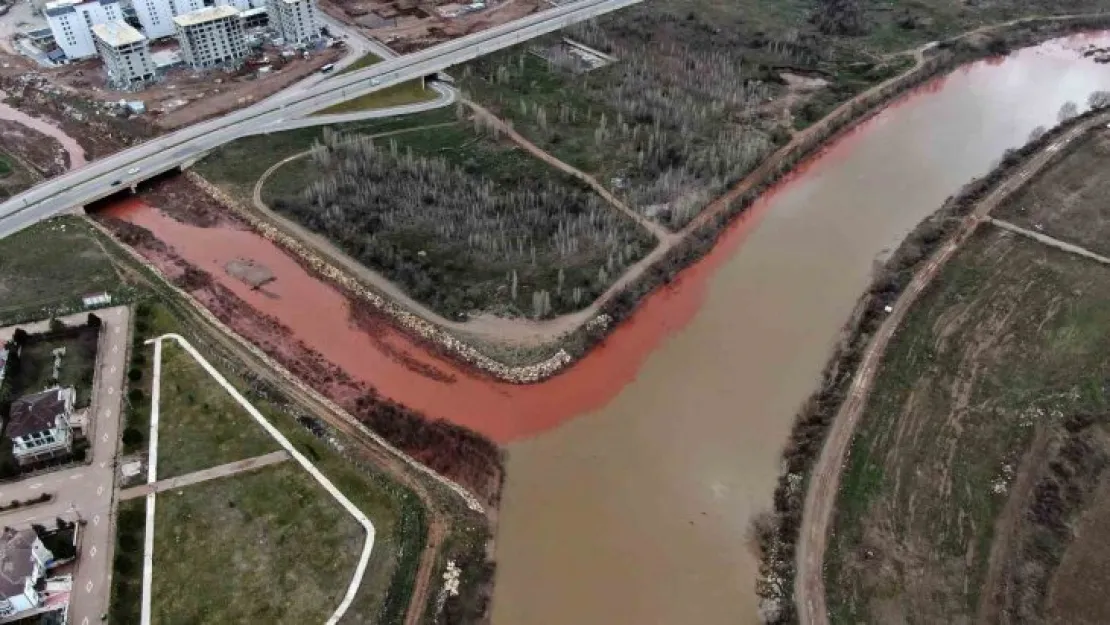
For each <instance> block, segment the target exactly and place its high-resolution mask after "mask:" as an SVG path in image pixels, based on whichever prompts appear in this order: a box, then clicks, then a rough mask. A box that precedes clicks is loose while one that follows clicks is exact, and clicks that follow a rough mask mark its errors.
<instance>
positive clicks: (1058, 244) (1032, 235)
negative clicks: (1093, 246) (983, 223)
mask: <svg viewBox="0 0 1110 625" xmlns="http://www.w3.org/2000/svg"><path fill="white" fill-rule="evenodd" d="M989 221H990V222H991V223H992V224H994V225H996V226H998V227H999V228H1002V229H1003V230H1009V231H1010V232H1013V233H1014V234H1019V235H1021V236H1023V237H1026V238H1028V239H1032V240H1034V241H1036V242H1038V243H1043V244H1044V245H1047V246H1049V247H1054V248H1056V249H1058V250H1063V251H1065V252H1067V253H1069V254H1075V255H1076V256H1082V257H1083V258H1087V259H1090V260H1093V261H1095V262H1096V263H1102V264H1103V265H1110V258H1107V257H1105V256H1102V255H1100V254H1095V253H1094V252H1092V251H1091V250H1088V249H1087V248H1085V247H1080V246H1078V245H1075V244H1073V243H1068V242H1066V241H1061V240H1060V239H1056V238H1053V237H1050V236H1048V235H1047V234H1042V233H1040V232H1035V231H1033V230H1027V229H1025V228H1022V227H1021V226H1016V225H1014V224H1012V223H1010V222H1008V221H1002V220H1001V219H994V218H993V217H992V218H990V219H989Z"/></svg>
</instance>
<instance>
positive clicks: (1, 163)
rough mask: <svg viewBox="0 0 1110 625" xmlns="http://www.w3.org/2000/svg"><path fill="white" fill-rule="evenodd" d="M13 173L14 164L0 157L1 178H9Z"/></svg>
mask: <svg viewBox="0 0 1110 625" xmlns="http://www.w3.org/2000/svg"><path fill="white" fill-rule="evenodd" d="M11 173H12V164H11V163H10V162H8V160H7V159H6V158H4V157H2V156H0V177H4V176H7V175H9V174H11Z"/></svg>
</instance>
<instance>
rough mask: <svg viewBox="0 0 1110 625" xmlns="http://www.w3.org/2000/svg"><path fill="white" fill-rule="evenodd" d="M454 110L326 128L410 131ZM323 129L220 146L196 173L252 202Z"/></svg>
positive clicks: (370, 132) (451, 117)
mask: <svg viewBox="0 0 1110 625" xmlns="http://www.w3.org/2000/svg"><path fill="white" fill-rule="evenodd" d="M454 119H455V115H454V113H453V112H452V111H450V110H443V109H439V110H434V111H427V112H424V113H416V114H414V115H403V116H400V117H387V118H384V119H372V120H366V121H362V122H352V123H349V124H334V125H331V126H326V128H331V129H333V130H335V131H337V132H344V133H355V132H357V133H360V134H368V135H373V134H380V133H385V132H394V131H397V130H404V129H406V128H415V127H420V126H427V125H431V124H441V123H444V122H450V121H454ZM322 132H323V128H321V127H314V128H300V129H297V130H289V131H285V132H275V133H271V134H265V135H255V136H252V137H244V138H242V139H236V140H235V141H232V142H230V143H226V144H224V145H222V146H220V147H219V148H218V149H216V150H215V151H213V152H212V153H210V154H209V155H208V156H206V157H205V158H204V159H203V160H201V161H200V162H199V163H197V164H196V168H195V169H196V171H197V172H198V173H199V174H201V175H202V176H204V177H205V178H206V179H208V180H209V181H211V182H212V183H214V184H216V185H219V186H221V187H224V188H225V189H227V190H228V191H230V192H231V193H233V194H234V195H236V196H237V197H239V198H241V199H245V200H246V201H247V202H249V201H250V197H251V192H252V190H253V189H254V184H255V183H256V182H258V179H259V178H260V177H261V176H262V174H263V173H264V172H265V171H266V170H267V169H268V168H269V167H270V166H271V165H273V164H274V163H276V162H278V161H280V160H282V159H284V158H286V157H289V156H292V155H293V154H297V153H299V152H303V151H305V150H307V149H309V148H310V147H312V144H313V143H314V142H316V141H319V139H320V135H321V133H322Z"/></svg>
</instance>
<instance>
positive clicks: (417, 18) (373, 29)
mask: <svg viewBox="0 0 1110 625" xmlns="http://www.w3.org/2000/svg"><path fill="white" fill-rule="evenodd" d="M452 4H454V5H455V6H459V5H461V4H463V3H461V2H460V3H451V2H450V1H449V0H424V1H420V2H418V1H417V0H324V1H323V2H320V8H321V10H323V11H324V12H325V13H327V14H328V15H331V16H332V17H334V18H335V19H337V20H339V21H341V22H343V23H345V24H349V25H351V26H353V27H356V28H358V29H359V30H361V31H362V32H364V33H365V34H367V35H369V36H371V37H373V38H374V39H377V40H378V41H383V42H385V44H386V45H388V46H389V47H390V48H392V49H393V50H394V51H396V52H399V53H401V54H407V53H409V52H415V51H417V50H423V49H424V48H428V47H430V46H433V45H435V44H437V43H441V42H444V41H448V40H451V39H455V38H458V37H462V36H464V35H469V34H471V33H475V32H478V31H481V30H485V29H487V28H490V27H493V26H497V25H500V24H505V23H507V22H511V21H513V20H515V19H519V18H521V17H524V16H525V15H529V14H531V13H535V12H536V11H540V10H542V9H543V8H545V7H546V6H547V5H546V4H545V3H544V2H542V1H541V0H503V1H500V2H490V3H489V6H488V8H485V9H483V10H481V11H475V12H472V13H462V14H460V15H458V16H457V17H444V16H443V15H441V14H440V13H439V12H437V11H436V8H437V7H440V6H443V5H452Z"/></svg>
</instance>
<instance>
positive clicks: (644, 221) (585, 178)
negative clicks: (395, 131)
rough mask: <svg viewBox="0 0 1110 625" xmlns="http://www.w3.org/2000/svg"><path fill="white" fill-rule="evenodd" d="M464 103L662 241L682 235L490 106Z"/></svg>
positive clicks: (476, 113)
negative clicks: (558, 155) (543, 146)
mask: <svg viewBox="0 0 1110 625" xmlns="http://www.w3.org/2000/svg"><path fill="white" fill-rule="evenodd" d="M462 103H463V104H464V105H466V106H467V107H468V108H469V109H470V110H471V111H474V114H475V115H477V116H478V117H480V118H481V119H482V120H484V121H485V122H486V123H487V124H489V125H491V126H493V127H494V128H496V129H497V131H498V132H501V133H504V134H505V136H507V137H509V139H511V140H512V142H513V143H515V144H517V145H519V146H520V147H522V148H524V150H525V151H526V152H528V153H529V154H531V155H532V156H534V157H536V158H538V159H539V160H541V161H543V162H545V163H547V164H548V165H551V166H552V167H554V168H555V169H558V170H559V171H561V172H563V173H565V174H569V175H571V176H573V177H575V178H577V179H579V180H581V181H582V182H585V183H586V184H587V185H589V186H590V188H591V189H593V190H594V191H595V192H596V193H597V194H598V195H600V196H601V197H602V198H604V199H605V201H606V202H609V204H611V205H613V207H614V208H616V209H617V210H619V211H620V212H622V213H624V214H625V215H627V216H628V218H629V219H631V220H632V221H635V222H636V223H638V224H640V226H641V227H642V228H644V229H645V230H647V231H648V232H650V233H651V234H652V235H654V236H655V238H656V239H657V240H659V241H660V242H663V241H668V240H671V239H676V238H678V235H676V234H675V233H672V232H669V231H668V230H667V229H666V228H664V227H663V226H661V225H659V224H657V223H655V222H654V221H652V220H650V219H648V218H647V217H644V216H643V215H641V214H640V213H639V212H637V211H635V210H633V209H631V208H629V207H628V205H626V204H625V203H624V202H622V201H620V199H619V198H617V196H615V195H613V194H612V193H610V192H609V190H608V189H606V188H605V186H604V185H602V184H601V183H600V182H598V181H597V178H594V177H593V176H591V175H589V174H587V173H586V172H584V171H582V170H581V169H578V168H577V167H573V166H572V165H570V164H568V163H565V162H563V161H561V160H559V159H558V158H556V157H555V155H553V154H551V153H550V152H547V151H546V150H543V149H541V148H540V147H539V146H537V145H536V144H534V143H532V142H531V141H529V140H528V139H526V138H524V136H523V135H521V134H520V133H519V132H517V131H516V130H515V129H513V127H512V126H511V125H509V124H507V123H505V121H503V120H502V119H501V118H499V117H497V116H496V115H494V114H493V113H491V112H490V111H489V110H487V109H486V108H485V107H483V106H482V105H480V104H478V103H476V102H472V101H470V100H467V99H465V98H464V99H463V100H462Z"/></svg>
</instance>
